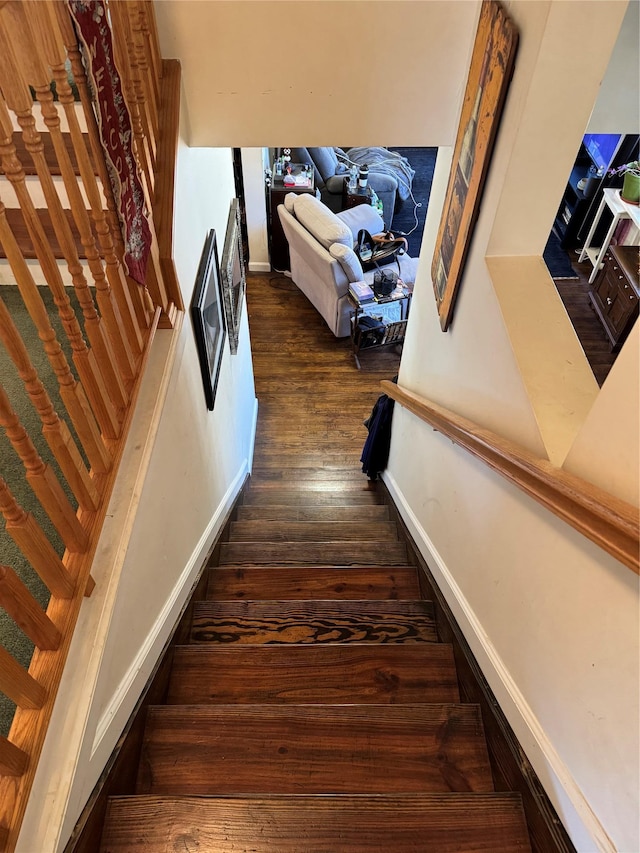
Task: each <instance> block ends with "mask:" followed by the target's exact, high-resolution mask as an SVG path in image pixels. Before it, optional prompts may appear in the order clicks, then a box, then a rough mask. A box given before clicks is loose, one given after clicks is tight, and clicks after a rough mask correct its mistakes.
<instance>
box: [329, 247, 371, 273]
mask: <svg viewBox="0 0 640 853" xmlns="http://www.w3.org/2000/svg"><path fill="white" fill-rule="evenodd" d="M329 254H330V255H331V257H332V258H335V259H336V260H337V261H339V262H340V266H341V267H342V269H343V270H344V274H345V275H346V277H347V278H348V279H349V282H352V281H362V278H363V275H364V273H363V272H362V265H361V264H360V261H359V260H358V256H357V255H356V253H355V252H354V251H353V249H350V248H349V247H348V246H343V245H342V244H341V243H334V244H333V246H331V248H330V249H329Z"/></svg>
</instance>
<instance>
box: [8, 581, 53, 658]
mask: <svg viewBox="0 0 640 853" xmlns="http://www.w3.org/2000/svg"><path fill="white" fill-rule="evenodd" d="M0 605H2V607H4V609H5V610H6V611H7V613H8V614H9V616H10V617H11V618H12V619H13V621H14V622H15V623H16V625H17V626H18V627H19V628H20V629H21V630H22V631H24V633H25V634H26V635H27V637H29V639H30V640H31V641H32V642H33V643H34V645H35V646H36V647H37V648H38V649H47V650H53V649H57V648H58V646H59V645H60V640H61V638H62V635H61V634H60V631H58V629H57V628H56V626H55V625H54V624H53V622H52V621H51V619H49V617H48V616H47V614H46V613H45V612H44V610H43V609H42V607H40V605H39V604H38V602H37V601H36V600H35V598H34V597H33V596H32V595H31V593H30V592H29V590H28V589H27V588H26V586H25V585H24V584H23V583H22V581H21V580H20V578H19V577H18V575H17V574H16V573H15V572H14V571H13V569H12V568H11V567H10V566H0Z"/></svg>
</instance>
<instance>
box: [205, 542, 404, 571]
mask: <svg viewBox="0 0 640 853" xmlns="http://www.w3.org/2000/svg"><path fill="white" fill-rule="evenodd" d="M407 562H408V554H407V548H406V546H405V544H404V543H402V542H375V541H374V542H371V541H367V542H363V541H354V542H347V543H342V542H226V543H223V544H222V545H221V546H220V565H221V566H224V565H233V566H256V565H258V566H259V565H263V566H265V565H274V566H286V565H290V566H291V565H295V566H304V565H307V566H406V565H407Z"/></svg>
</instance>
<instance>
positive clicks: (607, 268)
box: [589, 246, 640, 349]
mask: <svg viewBox="0 0 640 853" xmlns="http://www.w3.org/2000/svg"><path fill="white" fill-rule="evenodd" d="M639 252H640V249H638V247H637V246H610V247H609V249H608V250H607V252H606V254H605V256H604V265H603V267H602V269H601V270H600V272H599V273H598V275H597V276H596V278H595V280H594V282H593V284H592V285H591V291H590V292H589V299H590V300H591V304H592V305H593V308H594V310H595V312H596V314H597V315H598V317H599V318H600V322H601V323H602V325H603V327H604V330H605V332H606V333H607V337H608V338H609V340H610V341H611V348H612V349H614V348H617V347H619V346H621V345H622V344H623V343H624V340H625V338H626V337H627V335H628V334H629V331H630V330H631V327H632V326H633V323H634V321H635V319H636V317H637V316H638V305H639V304H640V302H639V300H640V274H639V272H638V261H639Z"/></svg>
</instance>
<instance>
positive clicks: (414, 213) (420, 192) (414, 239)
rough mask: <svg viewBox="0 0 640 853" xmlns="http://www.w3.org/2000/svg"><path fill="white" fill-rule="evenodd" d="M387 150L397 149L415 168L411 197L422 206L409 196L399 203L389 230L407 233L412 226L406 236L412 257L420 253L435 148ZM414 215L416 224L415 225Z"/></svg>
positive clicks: (434, 162) (434, 160) (435, 152)
mask: <svg viewBox="0 0 640 853" xmlns="http://www.w3.org/2000/svg"><path fill="white" fill-rule="evenodd" d="M389 151H397V152H398V154H401V155H402V156H403V157H406V158H407V160H408V161H409V163H410V165H411V167H412V168H413V169H415V172H416V174H415V177H414V179H413V182H412V186H411V189H412V192H413V197H414V199H415V200H416V202H419V203H420V204H421V205H422V206H421V207H415V206H414V202H413V200H412V199H411V198H408V199H407V200H406V201H403V202H402V203H401V206H400V208H399V210H398V211H397V212H396V213H394V214H393V222H392V223H391V230H392V231H393V232H394V234H396V233H400V232H404V233H405V234H408V233H409V231H411V230H412V229H413V228H415V231H414V232H413V233H412V234H411V235H410V236H409V237H407V240H408V242H409V250H408V251H409V254H410V255H411V257H412V258H417V257H418V256H419V255H420V246H421V244H422V232H423V231H424V220H425V217H426V215H427V205H428V204H429V196H430V195H431V184H432V182H433V170H434V168H435V165H436V156H437V154H438V149H437V148H389ZM416 217H417V220H418V225H417V227H416Z"/></svg>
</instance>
